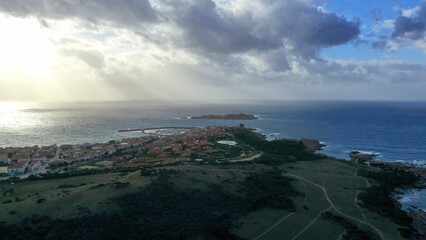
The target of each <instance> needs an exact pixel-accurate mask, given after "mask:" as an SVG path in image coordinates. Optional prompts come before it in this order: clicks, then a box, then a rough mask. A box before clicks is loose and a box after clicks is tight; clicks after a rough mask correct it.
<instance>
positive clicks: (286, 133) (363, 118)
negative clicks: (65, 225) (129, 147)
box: [0, 102, 426, 163]
mask: <svg viewBox="0 0 426 240" xmlns="http://www.w3.org/2000/svg"><path fill="white" fill-rule="evenodd" d="M0 107H1V105H0ZM239 112H243V113H252V114H256V115H258V116H259V120H255V121H223V120H189V119H186V117H188V116H194V115H200V114H209V113H217V114H225V113H239ZM239 122H244V123H245V124H246V126H248V127H252V128H258V129H260V131H261V132H262V133H264V134H266V135H268V136H269V137H284V138H302V137H305V138H315V139H318V140H320V141H323V142H325V143H326V144H327V147H326V149H325V153H327V154H330V155H332V156H336V157H341V158H347V151H350V150H361V151H369V152H377V153H379V154H380V159H381V160H384V161H398V160H401V161H408V162H414V161H416V163H422V162H424V161H425V160H426V157H425V156H426V144H425V143H426V103H424V102H422V103H412V102H281V103H279V102H271V103H259V104H240V105H174V106H170V105H169V106H160V105H157V106H155V105H153V104H150V105H146V104H143V103H135V102H133V103H102V104H34V103H33V104H28V103H20V104H17V105H16V106H15V107H14V108H12V109H8V110H6V111H1V112H0V146H10V145H13V146H25V145H35V144H38V145H47V144H53V143H59V144H61V143H83V142H105V141H108V140H111V139H120V138H125V137H129V136H138V135H137V134H133V135H132V134H123V133H117V130H120V129H127V128H148V127H158V126H208V125H237V124H238V123H239ZM271 134H272V135H271Z"/></svg>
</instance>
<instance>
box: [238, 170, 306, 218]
mask: <svg viewBox="0 0 426 240" xmlns="http://www.w3.org/2000/svg"><path fill="white" fill-rule="evenodd" d="M290 181H292V180H291V179H289V178H286V177H283V176H281V173H280V171H278V170H275V171H268V172H266V173H262V174H260V173H253V174H251V175H250V176H248V177H247V178H246V179H245V181H244V182H243V183H242V186H243V187H242V189H241V190H242V191H243V192H244V193H245V195H246V201H247V204H248V207H249V208H250V209H251V210H256V209H259V208H282V209H286V210H288V211H295V210H296V208H295V206H294V204H293V201H292V200H291V199H290V197H295V196H299V195H300V193H299V192H297V191H296V190H294V188H293V187H292V186H291V185H290Z"/></svg>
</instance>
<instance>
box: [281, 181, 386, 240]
mask: <svg viewBox="0 0 426 240" xmlns="http://www.w3.org/2000/svg"><path fill="white" fill-rule="evenodd" d="M284 175H286V176H289V177H294V178H297V179H300V180H302V181H305V182H307V183H310V184H312V185H314V186H316V187H318V188H320V189H321V190H322V191H323V193H324V196H325V198H326V199H327V202H328V203H329V204H330V205H331V208H332V209H333V210H334V211H336V212H337V213H339V214H340V215H342V216H345V217H347V218H350V219H352V220H354V221H356V222H358V223H362V224H364V225H366V226H369V227H370V228H372V229H374V231H376V232H377V234H378V235H379V236H380V238H381V239H385V238H384V236H383V233H382V231H381V230H380V229H378V228H376V227H375V226H373V225H371V224H370V223H368V222H366V221H364V220H360V219H357V218H354V217H352V216H350V215H347V214H346V213H343V212H341V211H340V210H339V209H337V208H336V206H335V205H334V203H333V202H332V201H331V199H330V197H329V196H328V192H327V189H325V188H324V187H323V186H321V185H319V184H316V183H314V182H311V181H309V180H307V179H305V178H302V177H300V176H297V175H293V174H284Z"/></svg>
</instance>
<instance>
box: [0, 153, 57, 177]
mask: <svg viewBox="0 0 426 240" xmlns="http://www.w3.org/2000/svg"><path fill="white" fill-rule="evenodd" d="M55 153H56V145H52V146H43V147H38V146H32V147H7V148H0V162H2V163H4V164H7V165H8V166H7V173H8V175H10V176H16V175H20V174H24V173H26V172H29V173H33V172H36V171H37V170H39V169H40V167H41V166H42V164H43V163H45V162H48V161H50V160H51V159H53V158H54V157H55Z"/></svg>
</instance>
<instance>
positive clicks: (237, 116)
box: [191, 113, 257, 120]
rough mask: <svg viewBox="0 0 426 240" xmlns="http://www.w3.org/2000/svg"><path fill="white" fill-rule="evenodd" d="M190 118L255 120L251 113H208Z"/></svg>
mask: <svg viewBox="0 0 426 240" xmlns="http://www.w3.org/2000/svg"><path fill="white" fill-rule="evenodd" d="M191 119H217V120H256V119H257V117H256V116H254V115H252V114H244V113H238V114H224V115H220V114H208V115H201V116H195V117H191Z"/></svg>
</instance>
